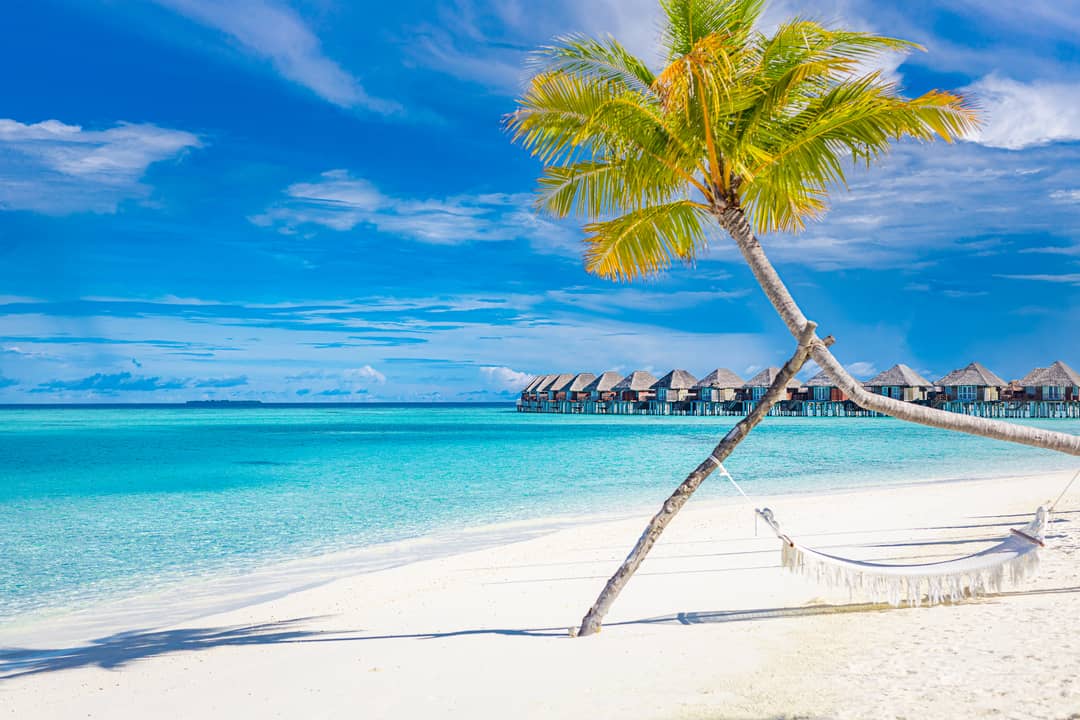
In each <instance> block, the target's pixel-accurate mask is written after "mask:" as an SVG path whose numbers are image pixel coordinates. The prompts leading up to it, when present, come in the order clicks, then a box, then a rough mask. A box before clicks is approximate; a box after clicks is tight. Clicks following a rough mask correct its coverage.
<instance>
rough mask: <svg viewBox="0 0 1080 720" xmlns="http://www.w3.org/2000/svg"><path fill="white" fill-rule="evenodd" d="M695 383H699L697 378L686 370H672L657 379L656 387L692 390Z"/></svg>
mask: <svg viewBox="0 0 1080 720" xmlns="http://www.w3.org/2000/svg"><path fill="white" fill-rule="evenodd" d="M695 385H697V378H695V377H694V376H693V375H691V374H690V373H688V372H686V371H685V370H672V371H671V372H669V373H668V374H667V375H665V376H664V377H662V378H660V379H659V380H657V381H656V387H658V388H670V389H672V390H690V389H691V388H693V387H694V386H695Z"/></svg>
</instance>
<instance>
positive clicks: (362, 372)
mask: <svg viewBox="0 0 1080 720" xmlns="http://www.w3.org/2000/svg"><path fill="white" fill-rule="evenodd" d="M342 375H343V376H344V377H345V378H347V379H349V380H356V381H358V382H360V383H367V382H375V383H378V384H379V385H382V384H383V383H385V382H386V376H385V375H383V374H382V373H381V372H379V371H378V370H376V369H375V368H373V367H371V366H370V365H365V366H363V367H360V368H355V369H352V370H346V371H345V372H344V373H342Z"/></svg>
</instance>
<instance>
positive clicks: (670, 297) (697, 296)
mask: <svg viewBox="0 0 1080 720" xmlns="http://www.w3.org/2000/svg"><path fill="white" fill-rule="evenodd" d="M749 294H750V290H749V288H741V289H738V290H677V291H663V290H660V291H648V290H640V289H637V288H626V287H623V288H618V287H615V288H609V289H605V290H603V291H588V290H584V289H581V288H568V289H565V290H551V291H549V292H548V293H547V296H548V297H549V298H550V299H552V300H554V301H555V302H558V303H561V304H563V305H569V306H571V307H575V308H580V309H582V310H590V311H594V312H601V313H617V312H620V311H623V310H636V311H648V312H654V313H655V312H672V311H675V310H686V309H689V308H695V307H700V306H702V305H704V304H706V303H711V302H716V301H718V300H724V301H730V300H736V299H739V298H743V297H746V296H747V295H749Z"/></svg>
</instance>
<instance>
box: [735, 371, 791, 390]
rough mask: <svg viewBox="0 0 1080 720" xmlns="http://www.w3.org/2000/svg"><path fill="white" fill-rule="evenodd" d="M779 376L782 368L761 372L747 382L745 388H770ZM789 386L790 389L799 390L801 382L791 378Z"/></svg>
mask: <svg viewBox="0 0 1080 720" xmlns="http://www.w3.org/2000/svg"><path fill="white" fill-rule="evenodd" d="M779 374H780V368H778V367H768V368H765V369H764V370H762V371H761V372H759V373H758V374H757V375H755V376H754V377H752V378H750V379H749V380H747V381H746V384H745V385H743V387H748V388H754V387H769V386H770V385H772V384H773V382H774V381H775V380H776V376H777V375H779ZM787 386H788V387H789V388H797V387H799V381H798V380H796V379H795V378H791V379H790V380H788V384H787Z"/></svg>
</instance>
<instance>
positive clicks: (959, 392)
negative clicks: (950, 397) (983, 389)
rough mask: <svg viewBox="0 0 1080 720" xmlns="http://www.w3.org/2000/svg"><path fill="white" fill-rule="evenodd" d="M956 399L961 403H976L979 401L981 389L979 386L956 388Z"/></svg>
mask: <svg viewBox="0 0 1080 720" xmlns="http://www.w3.org/2000/svg"><path fill="white" fill-rule="evenodd" d="M956 399H957V400H959V401H960V402H975V401H976V400H978V399H979V387H978V386H977V385H958V386H957V387H956Z"/></svg>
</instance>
